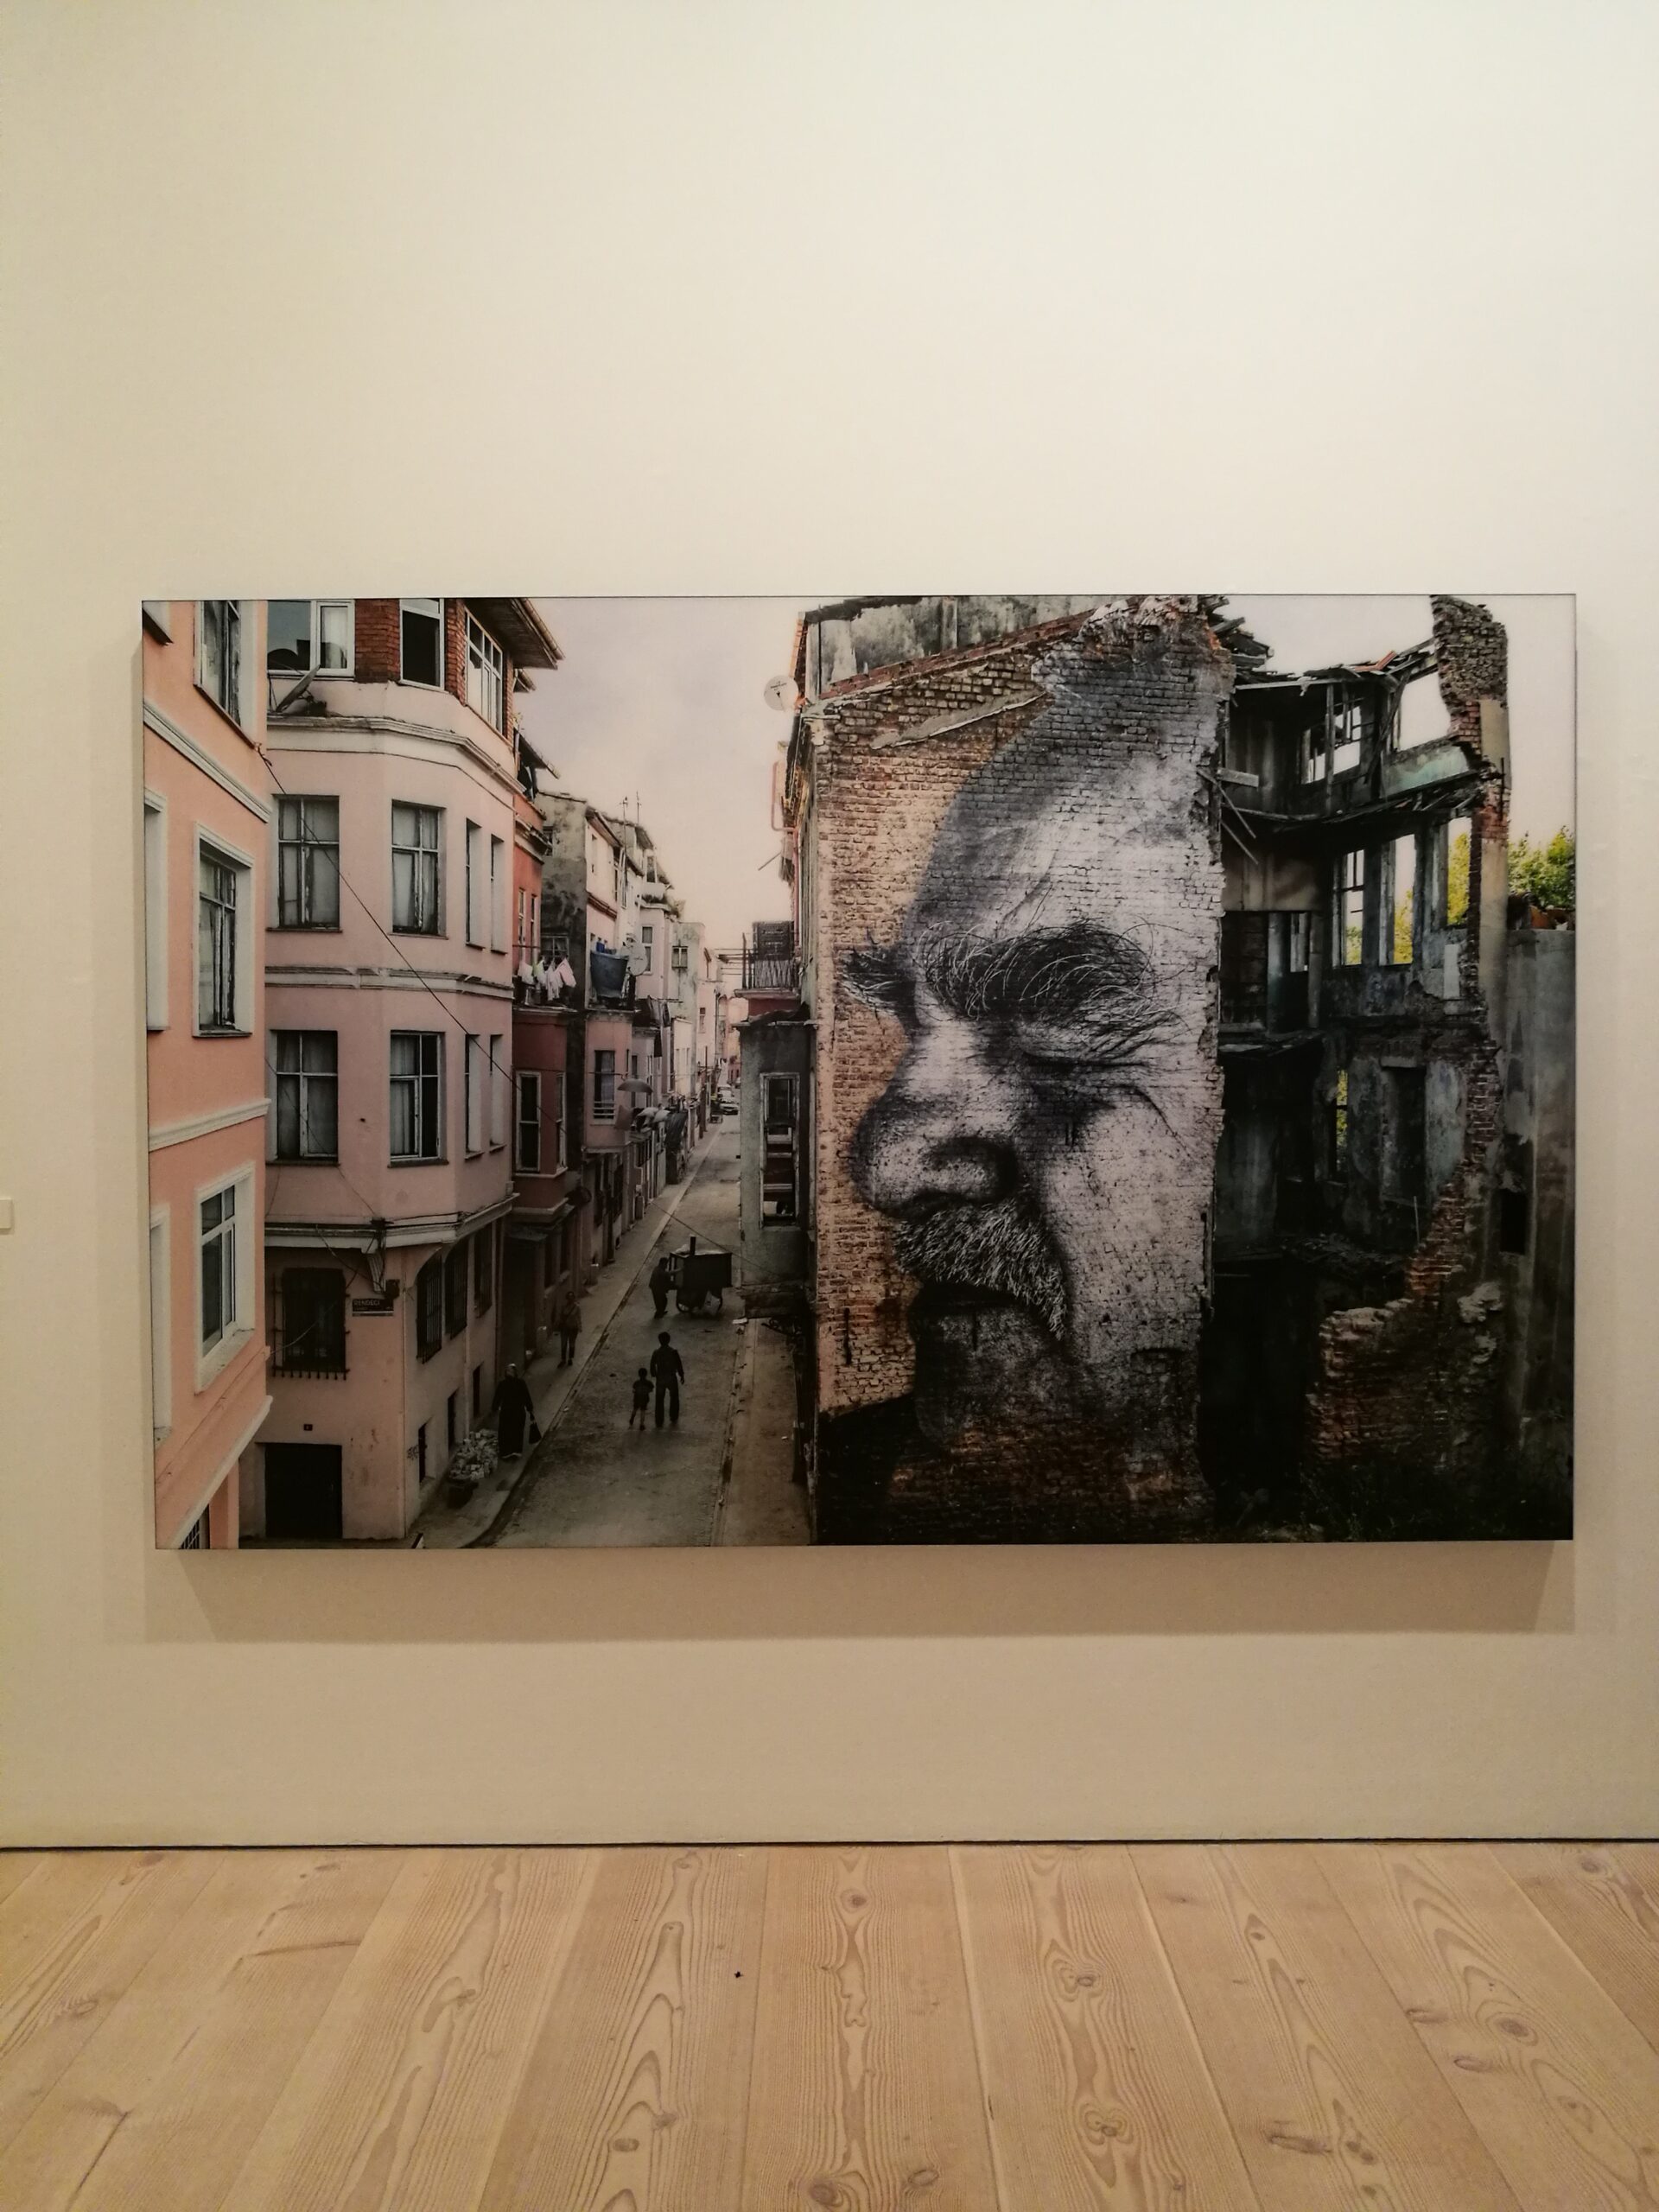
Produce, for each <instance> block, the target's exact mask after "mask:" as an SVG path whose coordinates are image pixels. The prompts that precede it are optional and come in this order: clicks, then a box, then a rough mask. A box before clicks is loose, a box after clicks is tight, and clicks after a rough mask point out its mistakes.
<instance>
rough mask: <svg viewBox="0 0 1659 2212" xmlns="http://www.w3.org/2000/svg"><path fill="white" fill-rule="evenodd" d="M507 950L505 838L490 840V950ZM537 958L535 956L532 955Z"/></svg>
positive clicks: (532, 954) (532, 956) (532, 957)
mask: <svg viewBox="0 0 1659 2212" xmlns="http://www.w3.org/2000/svg"><path fill="white" fill-rule="evenodd" d="M506 949H507V841H506V839H505V837H492V838H491V840H490V950H491V951H492V952H505V950H506ZM530 957H531V959H532V960H533V959H534V958H535V957H536V956H535V954H534V953H533V952H532V953H531V956H530Z"/></svg>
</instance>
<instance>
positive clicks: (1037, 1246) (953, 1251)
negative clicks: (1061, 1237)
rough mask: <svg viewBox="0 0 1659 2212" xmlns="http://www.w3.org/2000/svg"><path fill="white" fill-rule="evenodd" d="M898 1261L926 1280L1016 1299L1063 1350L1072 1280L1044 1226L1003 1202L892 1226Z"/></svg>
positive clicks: (958, 1208) (947, 1210)
mask: <svg viewBox="0 0 1659 2212" xmlns="http://www.w3.org/2000/svg"><path fill="white" fill-rule="evenodd" d="M893 1250H894V1253H895V1255H896V1256H897V1258H898V1260H899V1265H900V1266H901V1267H902V1268H905V1269H906V1272H907V1273H908V1274H913V1275H916V1276H918V1278H919V1279H920V1280H921V1281H923V1282H925V1283H935V1284H938V1285H939V1286H940V1287H942V1288H950V1287H951V1286H953V1285H954V1286H956V1287H959V1288H962V1289H964V1290H976V1291H983V1292H986V1293H988V1294H990V1295H992V1296H994V1297H998V1298H1009V1299H1013V1300H1015V1301H1016V1303H1018V1304H1019V1305H1021V1306H1026V1307H1027V1308H1028V1309H1029V1310H1030V1312H1031V1313H1033V1314H1034V1315H1035V1316H1036V1318H1037V1319H1038V1320H1039V1321H1040V1322H1041V1323H1042V1325H1043V1326H1044V1328H1045V1329H1046V1330H1047V1332H1048V1333H1049V1335H1050V1336H1051V1337H1052V1338H1053V1339H1054V1341H1055V1343H1056V1344H1058V1345H1060V1346H1062V1347H1064V1345H1065V1332H1066V1321H1067V1318H1068V1313H1069V1309H1070V1303H1071V1301H1070V1300H1069V1299H1068V1298H1067V1295H1066V1288H1065V1275H1064V1274H1063V1273H1062V1271H1061V1268H1060V1263H1059V1262H1058V1259H1057V1258H1056V1257H1055V1255H1054V1251H1053V1248H1052V1246H1051V1244H1050V1243H1049V1241H1048V1239H1047V1237H1046V1236H1045V1235H1044V1234H1043V1231H1042V1229H1041V1228H1040V1227H1039V1224H1037V1223H1036V1222H1035V1221H1033V1219H1032V1217H1031V1216H1030V1215H1029V1214H1028V1213H1027V1212H1026V1211H1024V1210H1023V1209H1022V1208H1021V1207H1020V1206H1019V1205H1014V1204H1013V1203H1011V1202H1009V1201H1008V1200H1007V1199H1004V1200H1003V1201H1002V1202H1001V1204H1000V1205H989V1206H942V1207H940V1208H939V1209H938V1211H935V1212H933V1213H930V1214H925V1215H923V1216H922V1217H920V1218H919V1219H917V1220H909V1221H901V1222H899V1224H898V1226H897V1228H896V1229H895V1230H894V1231H893Z"/></svg>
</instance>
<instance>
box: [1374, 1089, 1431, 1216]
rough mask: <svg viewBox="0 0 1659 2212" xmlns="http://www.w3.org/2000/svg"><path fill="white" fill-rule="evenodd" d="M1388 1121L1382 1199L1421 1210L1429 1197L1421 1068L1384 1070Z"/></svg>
mask: <svg viewBox="0 0 1659 2212" xmlns="http://www.w3.org/2000/svg"><path fill="white" fill-rule="evenodd" d="M1383 1079H1384V1083H1385V1084H1386V1089H1385V1091H1384V1097H1385V1100H1386V1103H1387V1114H1388V1119H1387V1122H1386V1125H1385V1127H1384V1130H1383V1197H1384V1198H1392V1199H1394V1200H1395V1201H1396V1203H1398V1204H1399V1205H1409V1206H1412V1207H1414V1208H1416V1207H1419V1206H1421V1205H1422V1204H1423V1202H1424V1200H1425V1198H1427V1195H1428V1191H1427V1173H1428V1166H1427V1161H1428V1147H1427V1095H1428V1079H1427V1074H1426V1072H1425V1071H1424V1070H1423V1069H1421V1068H1385V1069H1384V1070H1383Z"/></svg>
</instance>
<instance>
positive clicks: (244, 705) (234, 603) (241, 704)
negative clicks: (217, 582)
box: [195, 599, 264, 743]
mask: <svg viewBox="0 0 1659 2212" xmlns="http://www.w3.org/2000/svg"><path fill="white" fill-rule="evenodd" d="M252 604H253V602H252V601H251V600H246V599H212V600H209V599H199V600H198V601H196V606H195V619H196V645H195V678H196V689H197V690H198V691H200V694H201V696H202V697H203V698H204V699H207V700H210V701H211V702H213V705H214V706H215V707H217V708H218V709H219V713H220V714H221V715H224V717H225V719H226V721H228V722H230V723H231V724H232V726H233V727H234V728H237V729H238V730H240V731H241V733H242V734H243V736H244V737H246V736H247V735H248V728H249V723H250V721H251V715H250V711H249V710H250V708H251V701H252V684H253V680H254V677H253V671H252V669H251V654H250V653H249V652H248V650H247V647H248V644H249V641H250V639H251V634H252V630H253V624H252V622H251V620H250V619H249V609H250V607H251V606H252ZM209 607H232V608H233V609H234V610H235V613H236V636H237V647H236V683H235V686H234V690H233V694H232V702H231V703H230V704H226V701H225V700H224V699H222V698H221V697H220V696H219V693H218V691H217V690H214V689H213V687H212V686H211V685H210V684H209V683H207V652H206V650H205V649H206V646H207V609H208V608H209ZM260 658H262V659H263V658H264V655H263V653H262V654H261V656H260ZM262 673H263V671H262ZM249 742H250V743H251V742H252V741H251V739H250V740H249Z"/></svg>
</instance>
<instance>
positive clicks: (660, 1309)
mask: <svg viewBox="0 0 1659 2212" xmlns="http://www.w3.org/2000/svg"><path fill="white" fill-rule="evenodd" d="M673 1280H674V1270H673V1269H672V1268H671V1267H670V1266H669V1264H668V1255H667V1253H666V1252H664V1254H663V1255H662V1257H661V1258H660V1259H659V1260H658V1262H657V1264H656V1266H655V1267H654V1268H652V1271H651V1302H652V1305H653V1306H655V1307H656V1308H657V1319H658V1320H659V1321H660V1320H661V1319H662V1318H663V1316H664V1313H667V1311H668V1293H669V1287H670V1285H671V1283H672V1281H673Z"/></svg>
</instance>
